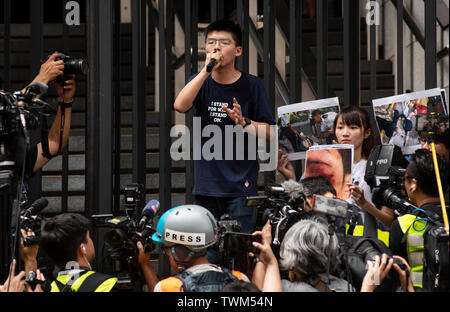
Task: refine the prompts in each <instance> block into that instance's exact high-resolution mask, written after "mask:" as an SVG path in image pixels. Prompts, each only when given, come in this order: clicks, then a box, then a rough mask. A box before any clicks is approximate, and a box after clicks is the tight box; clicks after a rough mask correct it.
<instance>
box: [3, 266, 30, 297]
mask: <svg viewBox="0 0 450 312" xmlns="http://www.w3.org/2000/svg"><path fill="white" fill-rule="evenodd" d="M15 270H16V259H13V262H12V263H11V266H10V271H9V272H10V274H9V276H8V278H7V279H6V281H5V283H4V284H3V285H0V292H23V291H24V289H25V284H26V282H25V280H24V278H25V272H24V271H21V272H19V274H17V275H15V273H14V272H15Z"/></svg>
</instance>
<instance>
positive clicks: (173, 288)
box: [161, 271, 242, 292]
mask: <svg viewBox="0 0 450 312" xmlns="http://www.w3.org/2000/svg"><path fill="white" fill-rule="evenodd" d="M231 273H232V274H233V275H234V276H236V277H237V279H239V280H242V273H241V272H239V271H231ZM161 292H184V289H183V282H182V281H181V279H179V278H178V277H175V276H172V277H168V278H166V279H164V280H162V281H161Z"/></svg>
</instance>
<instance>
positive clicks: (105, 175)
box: [91, 0, 114, 213]
mask: <svg viewBox="0 0 450 312" xmlns="http://www.w3.org/2000/svg"><path fill="white" fill-rule="evenodd" d="M113 2H114V0H99V3H98V5H99V8H100V9H99V11H98V12H99V17H98V23H99V27H98V31H99V33H98V45H99V48H98V53H99V58H98V69H99V74H100V75H101V79H100V80H99V82H98V86H99V88H98V92H99V93H100V96H99V102H98V105H99V111H98V121H99V128H98V130H99V133H98V135H99V140H98V149H99V163H98V177H97V178H98V182H99V184H100V185H99V190H98V192H99V202H98V205H99V206H101V207H99V210H100V211H104V212H106V211H107V212H109V213H110V212H111V211H112V207H113V201H112V200H113V193H112V190H113V171H112V170H113V157H112V154H111V151H113V139H114V138H113V131H112V129H113V126H114V123H113V122H114V111H113V108H114V106H113V105H112V103H114V99H113V94H114V91H113V77H114V76H113V75H114V73H113V64H114V54H113V48H114V44H113V38H114V23H113V22H114V4H113ZM91 104H93V103H91Z"/></svg>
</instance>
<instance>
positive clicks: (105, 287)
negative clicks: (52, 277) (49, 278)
mask: <svg viewBox="0 0 450 312" xmlns="http://www.w3.org/2000/svg"><path fill="white" fill-rule="evenodd" d="M94 273H95V272H94V271H87V272H85V273H84V274H82V275H81V276H80V277H78V278H77V279H76V280H75V281H74V282H73V284H72V286H71V287H70V288H71V290H72V291H73V292H77V291H78V289H79V288H80V287H81V285H82V284H83V282H84V281H85V280H86V278H87V277H88V276H90V275H92V274H94ZM72 276H73V275H72V274H62V275H60V276H58V277H57V278H56V279H57V280H58V281H59V282H60V283H62V284H64V285H66V284H67V282H68V281H69V280H70V279H71V278H72ZM116 283H117V277H111V278H109V279H107V280H106V281H104V282H103V283H101V284H100V285H99V286H98V287H97V288H96V289H95V291H94V292H110V291H111V289H112V288H113V287H114V285H116ZM60 291H61V290H60V289H59V287H58V285H57V283H56V282H55V281H53V282H52V284H51V290H50V292H60Z"/></svg>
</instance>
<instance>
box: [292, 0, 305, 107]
mask: <svg viewBox="0 0 450 312" xmlns="http://www.w3.org/2000/svg"><path fill="white" fill-rule="evenodd" d="M301 16H302V0H300V1H298V0H290V1H289V41H290V46H289V49H290V51H289V56H290V58H289V60H290V64H289V65H290V100H291V103H298V102H301V100H302V40H301V36H302V18H301Z"/></svg>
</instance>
